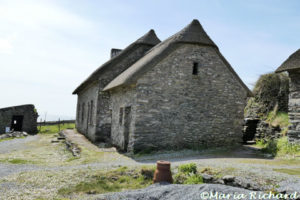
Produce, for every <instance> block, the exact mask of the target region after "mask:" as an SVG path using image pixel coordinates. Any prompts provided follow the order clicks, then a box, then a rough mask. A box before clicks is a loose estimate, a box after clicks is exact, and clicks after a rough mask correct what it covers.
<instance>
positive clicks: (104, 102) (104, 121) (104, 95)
mask: <svg viewBox="0 0 300 200" xmlns="http://www.w3.org/2000/svg"><path fill="white" fill-rule="evenodd" d="M151 47H152V46H149V45H139V46H138V47H137V48H135V49H134V50H133V51H132V52H130V53H129V54H128V55H126V57H125V58H123V60H122V61H121V62H118V63H117V64H116V65H114V66H112V67H110V68H107V70H105V71H103V72H102V74H101V76H100V77H99V80H100V81H99V91H100V92H99V95H98V102H97V105H98V107H97V120H98V123H97V133H96V134H97V135H99V137H100V138H101V139H100V140H103V141H106V142H107V141H109V140H110V134H111V117H112V113H111V108H110V101H111V100H110V94H109V92H102V90H103V88H104V87H105V86H106V85H107V84H108V83H110V82H111V81H112V80H113V79H114V78H116V77H117V76H118V75H119V74H121V73H122V72H123V71H125V70H126V69H127V68H128V67H130V66H131V65H132V64H133V63H135V62H136V61H137V60H138V59H140V58H141V57H142V56H143V55H144V54H145V53H146V52H147V51H148V50H149V49H150V48H151Z"/></svg>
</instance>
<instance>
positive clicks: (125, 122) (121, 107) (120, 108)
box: [111, 87, 136, 151]
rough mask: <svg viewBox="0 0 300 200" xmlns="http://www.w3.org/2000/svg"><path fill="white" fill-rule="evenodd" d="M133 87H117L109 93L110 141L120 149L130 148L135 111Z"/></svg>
mask: <svg viewBox="0 0 300 200" xmlns="http://www.w3.org/2000/svg"><path fill="white" fill-rule="evenodd" d="M135 105H136V91H135V88H134V87H128V88H118V89H117V90H115V91H114V92H113V93H112V95H111V108H112V128H111V143H112V144H113V145H114V146H117V147H118V148H119V149H121V150H124V151H125V150H129V151H131V150H132V147H133V143H134V127H135V116H136V115H135V112H136V106H135Z"/></svg>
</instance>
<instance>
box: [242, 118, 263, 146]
mask: <svg viewBox="0 0 300 200" xmlns="http://www.w3.org/2000/svg"><path fill="white" fill-rule="evenodd" d="M259 122H260V120H259V119H248V118H247V119H245V121H244V130H243V141H244V143H247V142H249V141H254V139H255V134H256V128H257V124H258V123H259Z"/></svg>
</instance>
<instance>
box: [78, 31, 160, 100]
mask: <svg viewBox="0 0 300 200" xmlns="http://www.w3.org/2000/svg"><path fill="white" fill-rule="evenodd" d="M158 43H160V40H159V39H158V37H157V36H156V34H155V32H154V30H153V29H151V30H150V31H149V32H147V33H146V34H145V35H143V36H142V37H141V38H139V39H138V40H136V41H135V42H133V43H132V44H130V45H129V46H128V47H126V48H125V49H124V50H122V51H121V52H120V54H118V55H116V56H114V57H113V58H111V59H110V60H108V61H107V62H106V63H104V64H103V65H101V66H100V67H99V68H98V69H96V70H95V71H94V72H93V73H92V74H91V75H90V76H89V77H88V78H87V79H86V80H85V81H84V82H82V83H81V84H80V85H79V86H78V87H77V88H76V89H75V90H74V92H73V94H78V92H80V91H81V90H82V89H84V88H85V87H86V86H88V85H89V84H90V83H93V82H94V81H96V80H98V78H99V76H100V74H101V73H102V72H103V71H104V70H105V69H108V70H109V69H113V67H114V65H115V64H116V63H119V62H122V61H123V60H124V58H126V57H127V56H128V55H130V54H131V53H132V52H133V51H134V50H135V49H137V48H138V47H139V46H141V45H148V46H155V45H156V44H158Z"/></svg>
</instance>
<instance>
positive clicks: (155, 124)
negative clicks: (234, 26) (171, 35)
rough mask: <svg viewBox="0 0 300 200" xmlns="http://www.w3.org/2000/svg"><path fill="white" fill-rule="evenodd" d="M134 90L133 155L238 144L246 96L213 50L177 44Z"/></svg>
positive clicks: (240, 137) (240, 136) (145, 75)
mask: <svg viewBox="0 0 300 200" xmlns="http://www.w3.org/2000/svg"><path fill="white" fill-rule="evenodd" d="M194 62H197V63H198V74H197V75H193V64H194ZM136 92H137V103H136V111H135V112H136V114H135V115H136V116H135V117H136V120H135V130H134V146H133V150H134V151H140V150H145V149H158V148H159V149H168V148H171V149H176V148H191V147H209V146H224V145H231V144H237V143H239V142H242V124H243V112H244V107H245V104H246V98H247V92H246V90H245V89H244V88H243V87H242V86H241V84H240V83H239V82H238V81H237V79H236V77H235V76H234V75H233V74H232V73H231V72H230V71H229V69H228V68H227V66H226V65H225V63H224V62H223V60H222V59H221V58H220V57H219V55H218V54H217V52H216V49H214V48H213V47H208V46H199V45H193V44H184V45H181V47H179V48H178V49H176V50H175V51H173V52H172V53H171V54H170V55H168V56H167V57H166V58H165V59H164V60H163V61H162V62H160V63H159V64H157V65H156V66H155V67H154V68H153V69H151V70H150V71H148V72H147V73H146V74H144V75H143V76H142V77H141V78H140V79H139V80H138V82H137V85H136Z"/></svg>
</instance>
